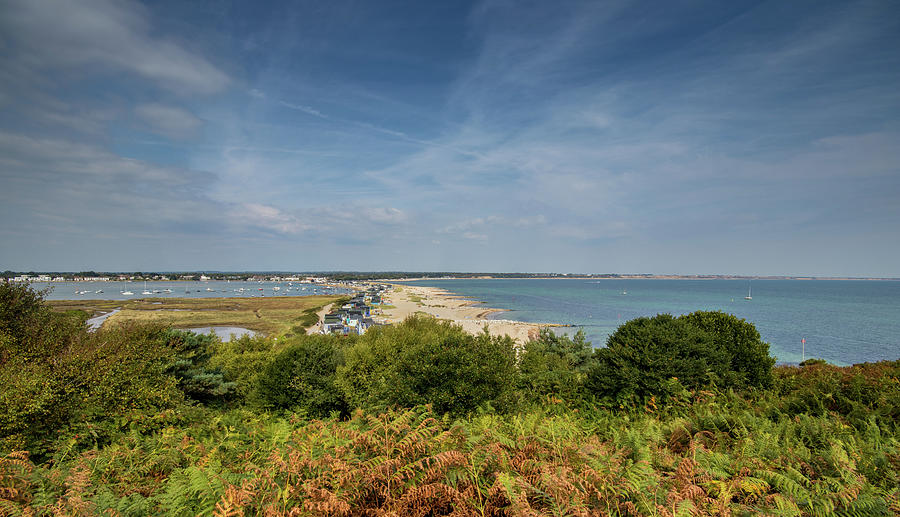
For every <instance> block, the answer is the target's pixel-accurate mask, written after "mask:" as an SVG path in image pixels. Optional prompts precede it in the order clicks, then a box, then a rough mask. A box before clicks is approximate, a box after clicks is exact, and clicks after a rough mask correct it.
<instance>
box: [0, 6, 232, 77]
mask: <svg viewBox="0 0 900 517" xmlns="http://www.w3.org/2000/svg"><path fill="white" fill-rule="evenodd" d="M3 13H4V14H3V16H2V17H0V20H2V21H0V27H2V28H3V33H4V34H5V35H6V37H7V38H8V41H9V42H10V45H11V46H10V48H8V50H10V51H11V52H10V53H9V54H8V56H9V57H10V58H11V59H12V60H13V61H14V63H15V65H16V67H15V68H16V69H17V70H21V69H26V70H33V71H35V72H37V71H41V70H43V69H47V68H57V67H63V68H69V69H74V68H76V67H84V66H98V67H108V68H109V69H110V70H113V71H126V72H129V73H132V74H135V75H138V76H141V77H143V78H145V79H148V80H151V81H154V82H156V83H157V84H159V85H160V86H163V87H165V88H168V89H172V90H176V91H179V92H182V91H186V92H190V93H212V92H216V91H220V90H222V89H223V88H225V87H226V86H227V85H228V83H229V82H230V80H229V77H228V75H227V74H225V73H224V72H223V71H221V70H220V69H219V68H218V67H217V66H215V65H214V64H212V63H211V62H209V61H208V60H207V59H204V58H203V57H201V56H199V55H197V54H194V53H192V52H190V51H188V50H186V49H185V48H184V47H183V46H182V45H180V44H179V43H177V42H175V41H173V40H171V39H168V38H161V37H158V36H155V35H153V32H152V30H151V27H150V24H149V22H148V18H149V13H148V10H147V8H146V7H144V6H143V5H142V4H140V3H138V2H132V1H113V0H86V1H83V2H78V4H77V6H75V5H73V4H72V3H70V2H65V1H60V0H47V1H41V2H30V1H27V0H4V1H3Z"/></svg>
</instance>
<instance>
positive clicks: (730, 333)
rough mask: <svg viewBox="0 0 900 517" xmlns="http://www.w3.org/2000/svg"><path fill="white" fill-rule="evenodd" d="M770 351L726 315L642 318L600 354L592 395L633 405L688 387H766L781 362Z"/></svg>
mask: <svg viewBox="0 0 900 517" xmlns="http://www.w3.org/2000/svg"><path fill="white" fill-rule="evenodd" d="M768 350H769V345H768V344H767V343H765V342H763V341H762V340H761V339H760V336H759V332H757V331H756V328H755V327H754V326H753V324H751V323H747V322H746V321H744V320H742V319H739V318H737V317H735V316H732V315H729V314H725V313H722V312H704V311H698V312H694V313H691V314H687V315H684V316H680V317H678V318H675V317H673V316H672V315H670V314H659V315H657V316H655V317H652V318H646V317H643V318H637V319H634V320H631V321H628V322H626V323H625V324H624V325H622V326H620V327H619V328H618V329H617V330H616V332H615V333H613V334H612V335H611V336H610V337H609V339H608V341H607V346H606V348H601V349H598V350H597V351H596V353H595V356H596V359H597V363H596V365H595V366H594V367H592V369H591V371H590V372H589V374H588V378H587V380H586V386H587V391H588V392H589V393H591V394H593V395H595V396H597V397H599V398H601V399H605V400H607V401H612V402H614V403H616V404H618V405H631V404H643V403H645V402H647V401H648V400H652V399H654V398H655V399H657V400H665V399H668V398H669V397H671V396H673V395H675V394H676V393H679V392H681V391H683V390H684V389H685V388H687V389H689V390H695V389H700V388H705V387H709V386H717V387H718V388H722V389H728V388H735V389H743V388H747V387H766V386H769V385H770V384H771V382H772V373H771V372H772V365H773V364H774V363H775V360H774V359H773V358H771V357H770V356H769V354H768Z"/></svg>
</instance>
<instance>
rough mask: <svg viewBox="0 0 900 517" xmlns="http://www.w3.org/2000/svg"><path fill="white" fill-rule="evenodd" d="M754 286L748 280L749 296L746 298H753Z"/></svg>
mask: <svg viewBox="0 0 900 517" xmlns="http://www.w3.org/2000/svg"><path fill="white" fill-rule="evenodd" d="M752 292H753V286H752V285H751V284H750V283H749V282H748V283H747V296H745V297H744V299H745V300H752V299H753V296H752Z"/></svg>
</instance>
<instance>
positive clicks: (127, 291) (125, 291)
mask: <svg viewBox="0 0 900 517" xmlns="http://www.w3.org/2000/svg"><path fill="white" fill-rule="evenodd" d="M122 294H124V295H125V296H131V295H133V294H134V293H132V292H131V291H129V290H128V288H127V287H126V288H125V290H124V291H122Z"/></svg>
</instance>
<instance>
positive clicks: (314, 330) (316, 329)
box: [306, 303, 334, 334]
mask: <svg viewBox="0 0 900 517" xmlns="http://www.w3.org/2000/svg"><path fill="white" fill-rule="evenodd" d="M332 305H334V304H333V303H329V304H328V305H326V306H325V307H322V310H320V311H319V312H317V313H316V316H318V317H319V320H318V321H316V322H315V324H313V325H311V326H310V327H309V328H308V329H306V333H307V334H318V333H319V323H321V322H322V320H323V319H325V315H326V314H328V313H329V312H330V311H331V306H332Z"/></svg>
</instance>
